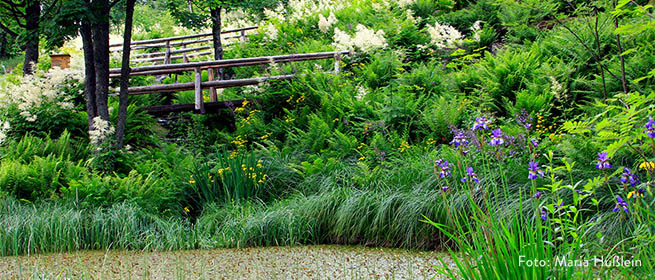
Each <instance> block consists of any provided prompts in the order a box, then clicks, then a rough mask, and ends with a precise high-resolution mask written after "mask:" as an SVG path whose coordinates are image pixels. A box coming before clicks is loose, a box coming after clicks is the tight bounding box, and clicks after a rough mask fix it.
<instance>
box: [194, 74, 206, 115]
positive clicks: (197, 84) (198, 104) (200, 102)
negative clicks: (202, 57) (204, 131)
mask: <svg viewBox="0 0 655 280" xmlns="http://www.w3.org/2000/svg"><path fill="white" fill-rule="evenodd" d="M195 72H196V78H195V80H194V87H195V90H196V110H198V111H200V113H203V114H204V113H205V104H204V103H205V100H203V96H202V85H201V84H202V70H201V69H200V67H197V68H196V70H195Z"/></svg>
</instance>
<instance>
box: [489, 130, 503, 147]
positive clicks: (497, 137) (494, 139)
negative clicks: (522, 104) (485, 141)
mask: <svg viewBox="0 0 655 280" xmlns="http://www.w3.org/2000/svg"><path fill="white" fill-rule="evenodd" d="M503 143H505V140H504V139H503V131H502V130H500V128H498V129H496V130H494V131H492V132H491V141H490V142H489V145H491V146H497V145H502V144H503Z"/></svg>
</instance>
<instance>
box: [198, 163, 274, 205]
mask: <svg viewBox="0 0 655 280" xmlns="http://www.w3.org/2000/svg"><path fill="white" fill-rule="evenodd" d="M216 160H217V162H216V163H215V164H214V163H196V164H197V165H196V166H194V169H193V172H192V173H191V175H190V179H189V181H188V184H189V186H190V187H189V191H188V193H187V199H188V200H189V201H190V202H193V205H194V206H195V208H196V209H200V208H202V207H203V206H204V205H207V204H209V203H216V202H223V203H230V202H239V201H241V200H250V199H257V198H258V195H259V194H261V193H262V185H264V183H265V182H266V180H267V177H268V175H267V174H266V170H265V168H264V165H263V164H262V163H263V161H261V160H256V159H255V157H254V155H253V154H250V153H248V154H246V155H241V154H239V153H237V152H234V153H232V154H230V153H229V152H227V151H220V152H217V153H216Z"/></svg>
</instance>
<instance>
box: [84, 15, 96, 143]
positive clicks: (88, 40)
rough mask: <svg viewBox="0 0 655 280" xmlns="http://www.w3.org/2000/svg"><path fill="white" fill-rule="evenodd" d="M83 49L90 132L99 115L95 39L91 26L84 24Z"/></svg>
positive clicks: (85, 94)
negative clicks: (94, 56) (94, 119)
mask: <svg viewBox="0 0 655 280" xmlns="http://www.w3.org/2000/svg"><path fill="white" fill-rule="evenodd" d="M80 35H81V36H82V47H83V49H84V96H85V97H86V112H87V114H88V115H89V130H92V129H93V118H95V117H96V116H97V114H98V110H97V109H96V71H95V66H94V65H93V63H94V59H93V38H92V35H91V25H90V24H89V23H88V22H86V21H85V22H83V23H82V26H81V28H80Z"/></svg>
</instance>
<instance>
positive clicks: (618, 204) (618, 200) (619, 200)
mask: <svg viewBox="0 0 655 280" xmlns="http://www.w3.org/2000/svg"><path fill="white" fill-rule="evenodd" d="M621 208H623V211H625V212H626V213H630V211H629V210H628V203H627V202H625V201H624V200H623V198H621V196H620V195H618V196H616V207H614V209H612V211H613V212H618V211H619V210H620V209H621Z"/></svg>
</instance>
